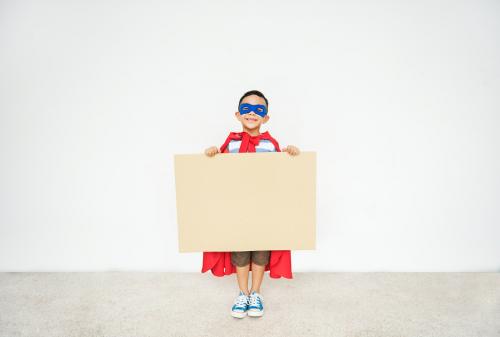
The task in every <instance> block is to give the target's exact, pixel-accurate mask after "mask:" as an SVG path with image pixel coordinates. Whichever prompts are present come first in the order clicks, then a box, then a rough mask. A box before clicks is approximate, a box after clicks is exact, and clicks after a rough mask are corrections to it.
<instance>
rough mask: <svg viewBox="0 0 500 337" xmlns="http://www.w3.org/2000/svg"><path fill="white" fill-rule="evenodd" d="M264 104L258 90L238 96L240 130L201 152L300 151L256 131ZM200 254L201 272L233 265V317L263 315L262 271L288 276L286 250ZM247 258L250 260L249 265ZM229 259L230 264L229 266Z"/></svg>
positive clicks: (264, 119)
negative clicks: (235, 284) (236, 290)
mask: <svg viewBox="0 0 500 337" xmlns="http://www.w3.org/2000/svg"><path fill="white" fill-rule="evenodd" d="M268 107H269V103H268V101H267V98H266V97H265V96H264V95H263V94H262V93H261V92H260V91H257V90H251V91H248V92H246V93H245V94H244V95H243V96H242V97H241V98H240V101H239V103H238V111H237V112H235V116H236V118H237V119H238V121H240V122H241V125H242V127H243V131H242V132H231V133H230V134H229V136H228V137H227V139H226V141H225V142H224V144H223V145H222V146H221V147H220V149H219V148H217V147H216V146H212V147H209V148H207V149H206V150H205V154H206V155H207V156H209V157H212V156H214V155H216V154H217V153H236V152H281V151H282V152H288V153H289V154H290V155H298V154H299V153H300V151H299V149H298V148H297V147H295V146H293V145H288V146H287V147H285V148H283V149H281V151H280V148H279V144H278V142H277V141H276V140H275V139H274V138H273V137H272V136H271V135H270V134H269V132H268V131H266V132H264V133H261V132H260V127H261V125H262V124H265V123H266V122H267V121H268V120H269V115H268ZM203 254H204V263H203V268H202V272H205V271H206V270H208V269H212V272H213V273H214V274H215V272H214V268H215V267H214V265H216V264H219V265H221V266H220V268H228V269H229V271H225V272H224V274H226V275H227V274H231V273H232V272H233V270H234V267H233V266H234V265H235V266H236V275H237V280H238V286H239V289H240V292H239V294H238V296H237V297H236V299H235V300H234V304H233V306H232V308H231V315H232V316H233V317H237V318H243V317H245V316H246V315H247V314H248V316H254V317H259V316H262V315H263V314H264V306H263V298H262V295H261V294H260V286H261V284H262V279H263V277H264V272H265V271H266V270H270V274H271V277H280V276H284V277H288V278H291V258H290V251H244V252H230V257H229V258H228V252H226V253H224V252H222V253H219V252H204V253H203ZM221 260H222V261H221ZM227 260H230V261H227ZM250 260H251V262H252V264H251V265H250ZM270 261H271V262H272V263H270ZM229 262H230V264H231V265H229ZM271 267H272V268H274V270H272V269H271ZM220 268H219V269H220ZM250 270H251V271H252V288H251V290H250V291H249V290H248V274H249V271H250ZM219 273H220V271H219ZM224 274H222V275H224ZM216 275H218V274H216Z"/></svg>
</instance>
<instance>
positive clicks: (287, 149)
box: [281, 145, 300, 156]
mask: <svg viewBox="0 0 500 337" xmlns="http://www.w3.org/2000/svg"><path fill="white" fill-rule="evenodd" d="M281 151H282V152H288V154H290V155H292V156H296V155H298V154H299V153H300V151H299V148H298V147H296V146H293V145H288V146H287V147H284V148H283V149H281Z"/></svg>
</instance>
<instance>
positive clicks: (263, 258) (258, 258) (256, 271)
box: [250, 250, 271, 293]
mask: <svg viewBox="0 0 500 337" xmlns="http://www.w3.org/2000/svg"><path fill="white" fill-rule="evenodd" d="M270 253H271V251H269V250H257V251H253V252H252V289H250V292H252V291H254V290H255V291H256V292H258V293H260V285H261V284H262V279H263V278H264V271H265V268H266V264H268V263H269V255H270Z"/></svg>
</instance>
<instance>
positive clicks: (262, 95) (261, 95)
mask: <svg viewBox="0 0 500 337" xmlns="http://www.w3.org/2000/svg"><path fill="white" fill-rule="evenodd" d="M250 95H257V96H259V97H262V98H263V99H264V100H265V101H266V107H267V108H268V109H269V102H268V101H267V98H266V96H264V94H263V93H261V92H260V91H259V90H250V91H247V92H246V93H244V94H243V96H241V98H240V101H239V102H238V109H239V107H240V104H241V101H243V98H245V97H247V96H250Z"/></svg>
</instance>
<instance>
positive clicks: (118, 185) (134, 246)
mask: <svg viewBox="0 0 500 337" xmlns="http://www.w3.org/2000/svg"><path fill="white" fill-rule="evenodd" d="M499 40H500V3H499V2H496V1H464V2H456V1H430V0H429V1H418V2H416V1H406V2H404V1H403V2H401V1H387V2H369V1H343V2H328V3H326V2H320V1H302V2H298V1H292V2H286V3H285V2H278V1H248V2H234V1H218V2H213V1H212V2H207V1H175V2H163V1H152V2H141V1H129V2H123V1H100V2H98V1H95V2H88V3H86V2H84V1H14V0H10V1H1V2H0V50H1V51H0V160H1V167H0V270H2V271H101V270H153V271H154V270H164V271H193V272H199V271H200V269H201V253H189V254H187V253H186V254H180V253H178V252H177V224H176V209H175V189H174V187H175V185H174V176H173V155H174V154H175V153H201V152H202V151H203V150H204V149H205V148H206V147H208V146H211V145H216V146H220V145H221V144H222V142H223V141H224V140H225V138H226V136H227V134H228V133H229V131H240V130H241V126H240V125H239V124H238V123H237V121H236V119H235V118H234V116H233V114H234V111H235V110H236V106H237V102H238V100H239V98H240V96H241V95H242V94H243V93H244V92H245V91H247V90H251V89H258V90H261V91H262V92H264V94H266V95H267V96H268V98H269V101H270V106H269V107H270V112H269V113H270V117H271V119H270V121H269V123H268V124H266V127H265V128H264V129H262V130H261V131H265V130H268V131H269V132H270V133H271V134H272V135H273V136H275V137H276V138H277V139H278V141H279V142H280V144H282V145H288V144H293V145H296V146H298V147H299V148H300V149H302V150H304V151H317V154H318V224H317V225H318V230H317V234H318V241H317V250H316V251H294V252H293V268H294V271H499V269H500V245H499V244H498V240H499V238H500V226H499V225H500V207H499V206H500V178H499V174H498V172H499V171H500V157H499V144H500V133H499V127H500V123H499V122H500V118H499V112H500V109H499V106H500V98H499V93H500V63H499V60H500V44H499V43H498V42H499Z"/></svg>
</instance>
